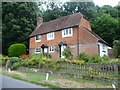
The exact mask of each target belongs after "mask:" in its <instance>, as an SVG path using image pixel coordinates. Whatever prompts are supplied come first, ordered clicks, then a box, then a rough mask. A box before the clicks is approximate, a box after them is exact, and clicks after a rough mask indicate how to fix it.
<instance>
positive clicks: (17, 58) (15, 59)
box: [10, 57, 20, 65]
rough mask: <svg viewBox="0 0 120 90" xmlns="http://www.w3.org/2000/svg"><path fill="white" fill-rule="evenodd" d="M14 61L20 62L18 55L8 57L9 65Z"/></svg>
mask: <svg viewBox="0 0 120 90" xmlns="http://www.w3.org/2000/svg"><path fill="white" fill-rule="evenodd" d="M16 62H20V58H19V57H11V58H10V63H11V65H13V64H14V63H16Z"/></svg>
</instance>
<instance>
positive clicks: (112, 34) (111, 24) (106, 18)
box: [91, 14, 120, 46]
mask: <svg viewBox="0 0 120 90" xmlns="http://www.w3.org/2000/svg"><path fill="white" fill-rule="evenodd" d="M118 23H119V21H118V20H117V19H116V18H113V17H111V16H110V15H109V14H104V15H102V16H100V17H98V18H97V19H96V20H95V21H94V22H92V24H91V25H92V28H93V31H94V32H96V33H97V34H98V35H99V36H100V37H102V38H103V39H104V40H105V41H107V42H108V43H109V44H110V45H111V46H112V42H113V41H114V40H115V39H118V38H119V37H120V33H118V31H119V29H118Z"/></svg>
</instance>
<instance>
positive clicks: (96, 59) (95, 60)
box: [89, 54, 102, 63]
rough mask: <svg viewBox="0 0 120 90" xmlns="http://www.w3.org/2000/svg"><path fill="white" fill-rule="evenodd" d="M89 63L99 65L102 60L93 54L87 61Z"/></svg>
mask: <svg viewBox="0 0 120 90" xmlns="http://www.w3.org/2000/svg"><path fill="white" fill-rule="evenodd" d="M89 62H90V63H101V62H102V58H101V57H100V55H98V54H94V55H93V56H92V57H91V60H90V61H89Z"/></svg>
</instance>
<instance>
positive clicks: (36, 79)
mask: <svg viewBox="0 0 120 90" xmlns="http://www.w3.org/2000/svg"><path fill="white" fill-rule="evenodd" d="M17 72H19V73H22V74H25V76H26V77H22V75H17V74H11V73H8V72H3V74H4V75H7V76H10V77H12V78H15V79H19V80H23V81H27V82H30V83H34V84H36V85H42V86H47V87H49V88H60V86H59V83H56V85H52V84H50V83H46V82H44V83H43V82H42V81H43V80H45V76H46V74H40V73H34V72H27V71H18V70H17ZM55 79H67V80H72V81H76V82H79V83H85V82H88V83H93V84H100V85H104V86H111V84H112V83H108V82H99V81H91V80H85V79H78V78H68V77H60V76H55V75H49V80H55Z"/></svg>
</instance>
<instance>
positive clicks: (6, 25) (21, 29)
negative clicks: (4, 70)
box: [2, 2, 39, 54]
mask: <svg viewBox="0 0 120 90" xmlns="http://www.w3.org/2000/svg"><path fill="white" fill-rule="evenodd" d="M38 12H39V8H38V6H37V4H36V3H35V2H3V3H2V16H3V17H2V20H3V23H2V27H3V28H2V34H3V35H2V44H3V50H2V51H3V54H7V49H8V47H9V46H10V45H11V44H13V43H18V42H22V43H25V44H26V46H28V41H29V40H28V37H29V35H30V33H31V32H32V31H33V30H34V29H35V27H36V20H37V19H36V18H37V17H36V16H37V13H38Z"/></svg>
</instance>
